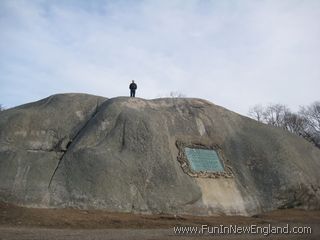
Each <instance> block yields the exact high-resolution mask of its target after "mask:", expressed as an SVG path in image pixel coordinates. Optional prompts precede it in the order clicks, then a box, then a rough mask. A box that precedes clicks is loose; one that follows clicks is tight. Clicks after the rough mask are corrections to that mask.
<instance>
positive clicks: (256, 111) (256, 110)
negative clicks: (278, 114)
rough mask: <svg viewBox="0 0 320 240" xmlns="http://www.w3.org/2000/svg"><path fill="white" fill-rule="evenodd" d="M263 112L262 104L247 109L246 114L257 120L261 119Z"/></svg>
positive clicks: (260, 120)
mask: <svg viewBox="0 0 320 240" xmlns="http://www.w3.org/2000/svg"><path fill="white" fill-rule="evenodd" d="M263 113H264V107H263V106H262V105H260V104H259V105H255V106H253V107H251V108H250V109H249V113H248V115H249V116H250V117H252V118H253V119H255V120H257V121H258V122H262V121H263Z"/></svg>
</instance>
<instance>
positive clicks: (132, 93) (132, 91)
mask: <svg viewBox="0 0 320 240" xmlns="http://www.w3.org/2000/svg"><path fill="white" fill-rule="evenodd" d="M129 88H130V97H135V96H136V89H137V84H135V82H134V80H132V83H131V84H130V85H129Z"/></svg>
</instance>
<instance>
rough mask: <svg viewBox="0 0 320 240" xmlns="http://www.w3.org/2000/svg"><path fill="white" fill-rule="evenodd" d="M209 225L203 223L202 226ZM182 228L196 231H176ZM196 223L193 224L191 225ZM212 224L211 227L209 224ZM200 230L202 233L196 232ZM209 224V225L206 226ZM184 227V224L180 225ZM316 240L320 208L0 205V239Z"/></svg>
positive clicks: (318, 234) (318, 232)
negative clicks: (249, 230)
mask: <svg viewBox="0 0 320 240" xmlns="http://www.w3.org/2000/svg"><path fill="white" fill-rule="evenodd" d="M287 224H288V226H289V228H290V229H291V230H292V229H293V227H303V226H306V227H309V228H311V230H312V233H311V234H270V235H269V236H268V237H267V238H266V237H265V236H264V235H263V233H261V234H220V235H213V234H209V233H208V231H207V230H209V231H210V229H211V231H212V227H219V226H220V225H223V226H230V225H233V226H235V225H237V226H239V227H248V226H250V225H256V226H258V227H265V228H267V227H268V226H271V227H280V226H287ZM206 226H207V227H206ZM174 227H176V230H177V229H179V230H180V231H181V229H182V228H181V227H189V230H190V229H196V230H197V232H196V233H189V234H178V233H175V232H174ZM195 227H196V228H195ZM210 227H211V228H210ZM202 228H203V229H204V233H200V234H199V231H200V232H201V230H202ZM207 228H208V229H207ZM184 229H186V228H184ZM213 238H214V239H269V240H270V239H314V240H318V239H320V211H303V210H294V209H291V210H278V211H274V212H271V213H267V214H261V215H258V216H254V217H241V216H218V217H195V216H172V215H139V214H124V213H109V212H105V211H95V210H89V211H85V210H76V209H33V208H21V207H15V206H12V205H7V204H0V240H18V239H19V240H20V239H26V240H28V239H30V240H31V239H32V240H34V239H35V240H38V239H48V240H53V239H58V240H59V239H120V240H121V239H129V240H130V239H141V240H144V239H180V240H184V239H188V240H190V239H213Z"/></svg>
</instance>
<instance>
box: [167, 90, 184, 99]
mask: <svg viewBox="0 0 320 240" xmlns="http://www.w3.org/2000/svg"><path fill="white" fill-rule="evenodd" d="M170 97H172V98H184V97H186V95H185V94H183V93H180V92H173V91H172V92H170Z"/></svg>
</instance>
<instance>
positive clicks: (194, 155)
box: [184, 147, 224, 172]
mask: <svg viewBox="0 0 320 240" xmlns="http://www.w3.org/2000/svg"><path fill="white" fill-rule="evenodd" d="M184 150H185V153H186V156H187V159H188V161H189V163H190V167H191V169H192V170H193V171H197V172H199V171H207V172H223V171H224V169H223V166H222V164H221V161H220V159H219V157H218V154H217V153H216V151H214V150H211V149H200V148H188V147H186V148H184Z"/></svg>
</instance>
